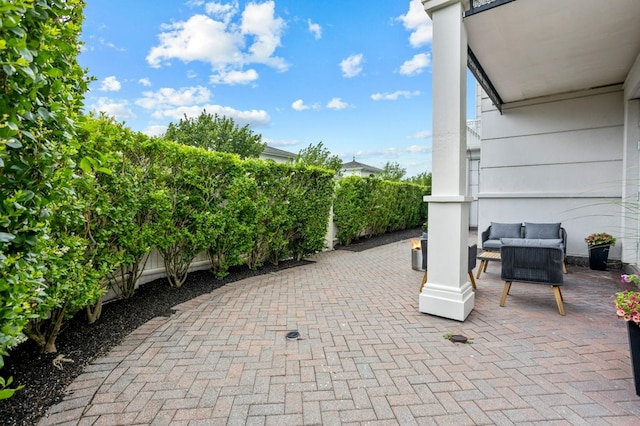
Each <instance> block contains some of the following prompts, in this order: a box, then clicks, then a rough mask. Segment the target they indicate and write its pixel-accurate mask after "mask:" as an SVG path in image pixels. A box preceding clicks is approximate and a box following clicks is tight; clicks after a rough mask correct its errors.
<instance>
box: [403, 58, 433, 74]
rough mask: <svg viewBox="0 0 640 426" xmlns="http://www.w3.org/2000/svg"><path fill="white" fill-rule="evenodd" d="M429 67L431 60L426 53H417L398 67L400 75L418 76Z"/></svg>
mask: <svg viewBox="0 0 640 426" xmlns="http://www.w3.org/2000/svg"><path fill="white" fill-rule="evenodd" d="M429 65H431V58H430V57H429V55H428V54H427V53H418V54H417V55H413V58H411V59H409V60H408V61H405V62H404V63H403V64H402V65H401V66H400V70H399V72H400V74H402V75H408V76H412V75H418V74H420V73H422V71H424V69H425V68H427V67H429Z"/></svg>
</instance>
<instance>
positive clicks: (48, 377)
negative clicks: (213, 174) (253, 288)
mask: <svg viewBox="0 0 640 426" xmlns="http://www.w3.org/2000/svg"><path fill="white" fill-rule="evenodd" d="M420 233H421V231H420V230H419V229H410V230H405V231H399V232H393V233H388V234H384V235H380V236H376V237H372V238H368V239H362V240H358V241H355V242H354V243H352V244H351V245H349V246H347V247H340V246H338V247H336V249H342V250H351V251H363V250H367V249H370V248H373V247H377V246H380V245H384V244H389V243H393V242H396V241H401V240H404V239H409V238H418V237H419V236H420ZM309 263H311V262H310V261H307V260H303V261H300V262H297V261H294V260H287V261H281V262H280V263H279V264H278V265H270V264H269V265H265V266H263V267H261V268H260V269H257V270H250V269H248V268H247V267H246V266H242V267H236V268H232V269H231V270H230V273H229V275H227V276H226V277H225V278H223V279H220V280H218V279H216V278H215V277H214V276H213V275H211V273H210V272H209V271H197V272H192V273H190V274H189V276H188V278H187V281H186V282H185V283H184V284H183V285H182V287H181V288H172V287H170V286H169V284H168V282H167V280H166V279H164V278H162V279H158V280H155V281H153V282H150V283H147V284H144V285H142V286H141V287H140V288H139V289H137V290H136V293H135V294H134V296H133V297H132V298H130V299H126V300H118V301H114V302H109V303H106V304H105V305H104V307H103V311H102V315H101V316H100V319H99V320H98V321H96V323H94V324H92V325H88V324H87V322H86V320H85V317H84V313H80V314H78V315H77V316H76V317H74V318H73V319H71V320H70V321H68V322H67V323H66V324H65V325H64V328H63V330H62V332H61V334H60V336H59V337H58V339H57V341H56V346H57V349H58V353H56V354H41V353H40V351H39V349H38V347H37V346H36V345H35V344H34V343H33V342H32V341H26V342H24V343H23V344H21V345H20V346H18V347H17V348H15V349H14V350H12V351H11V353H10V356H8V357H5V366H4V368H3V369H2V370H0V377H4V378H8V377H9V376H13V379H14V385H24V389H22V390H20V391H18V392H16V394H15V395H14V396H13V397H12V398H10V399H6V400H0V423H1V424H3V425H32V424H35V423H37V421H38V419H39V418H40V417H42V416H43V415H44V414H45V412H46V410H47V408H48V407H50V406H51V405H54V404H56V403H58V402H60V401H61V400H62V397H63V396H64V392H65V388H66V387H67V386H68V385H69V384H70V383H71V382H72V381H73V380H74V379H75V378H76V377H77V376H78V375H80V374H81V373H82V371H83V370H84V368H85V366H87V365H88V364H89V363H91V362H92V361H93V360H94V359H96V358H98V357H100V356H103V355H106V354H107V353H108V352H109V350H110V349H111V348H113V347H114V346H116V345H118V343H120V342H121V341H122V339H123V338H124V337H126V336H127V335H128V334H129V333H131V332H132V331H133V330H135V329H136V328H138V327H140V326H141V325H143V324H144V323H146V322H147V321H149V320H151V319H152V318H155V317H159V316H170V315H172V314H173V312H174V311H173V310H172V307H174V306H176V305H178V304H180V303H183V302H186V301H188V300H191V299H193V298H194V297H197V296H200V295H202V294H205V293H210V292H211V291H213V290H215V289H217V288H219V287H221V286H223V285H225V284H228V283H231V282H235V281H239V280H242V279H245V278H249V277H253V276H257V275H262V274H268V273H271V272H276V271H281V270H283V269H287V268H293V267H296V266H300V265H306V264H309ZM60 354H63V355H64V357H65V358H68V359H72V360H73V362H64V363H61V368H57V367H56V366H55V365H54V364H53V361H54V359H55V358H56V357H57V356H58V355H60Z"/></svg>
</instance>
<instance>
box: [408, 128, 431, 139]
mask: <svg viewBox="0 0 640 426" xmlns="http://www.w3.org/2000/svg"><path fill="white" fill-rule="evenodd" d="M430 137H431V132H430V131H429V130H422V131H420V132H418V133H416V134H414V135H413V136H411V137H410V138H411V139H428V138H430Z"/></svg>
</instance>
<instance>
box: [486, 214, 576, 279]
mask: <svg viewBox="0 0 640 426" xmlns="http://www.w3.org/2000/svg"><path fill="white" fill-rule="evenodd" d="M504 238H509V239H522V240H551V242H552V243H553V244H555V243H557V242H559V243H560V246H561V248H562V253H563V258H562V270H563V272H564V273H566V272H567V268H566V265H565V257H566V254H567V231H565V229H564V228H563V227H562V225H561V224H560V223H532V222H524V224H523V223H499V222H491V225H489V227H488V228H487V229H486V230H485V231H483V232H482V234H481V239H482V250H483V251H501V250H500V248H501V247H502V239H504ZM558 240H559V241H558Z"/></svg>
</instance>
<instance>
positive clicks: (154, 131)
mask: <svg viewBox="0 0 640 426" xmlns="http://www.w3.org/2000/svg"><path fill="white" fill-rule="evenodd" d="M166 131H167V126H165V125H161V124H155V125H151V126H148V127H147V128H146V129H144V130H143V131H142V133H144V134H145V135H147V136H161V135H163V134H164V133H165V132H166Z"/></svg>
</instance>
